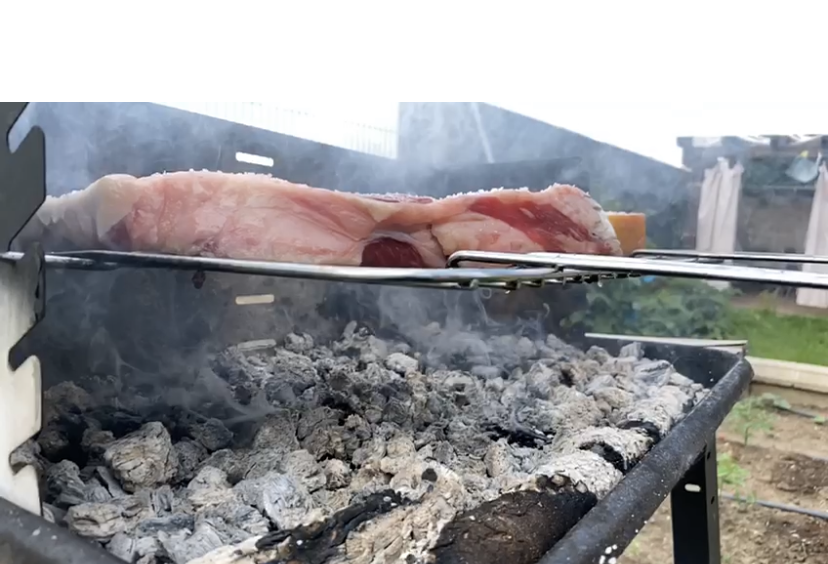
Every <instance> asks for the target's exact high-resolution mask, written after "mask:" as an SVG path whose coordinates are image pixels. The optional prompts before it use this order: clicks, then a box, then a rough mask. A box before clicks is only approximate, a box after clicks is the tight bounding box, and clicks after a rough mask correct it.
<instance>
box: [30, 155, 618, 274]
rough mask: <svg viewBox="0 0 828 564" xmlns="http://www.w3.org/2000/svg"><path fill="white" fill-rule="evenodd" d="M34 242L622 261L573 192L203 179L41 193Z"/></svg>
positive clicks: (231, 254)
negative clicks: (409, 191)
mask: <svg viewBox="0 0 828 564" xmlns="http://www.w3.org/2000/svg"><path fill="white" fill-rule="evenodd" d="M32 240H39V241H41V242H42V243H43V244H44V246H45V247H46V248H47V249H51V250H68V249H85V250H100V249H102V250H115V251H143V252H154V253H164V254H176V255H189V256H211V257H220V258H236V259H256V260H272V261H279V262H297V263H306V264H325V265H341V266H359V265H362V266H390V267H427V268H440V267H443V266H444V265H445V261H446V258H447V257H448V256H449V255H450V254H452V253H453V252H455V251H457V250H461V249H465V250H481V251H505V252H534V251H548V252H568V253H585V254H604V255H618V254H621V246H620V244H619V241H618V238H617V237H616V234H615V231H614V230H613V227H612V224H611V223H610V222H609V220H608V217H607V214H606V212H604V211H603V210H602V209H601V207H600V206H599V205H598V204H597V203H596V202H595V200H593V199H592V198H590V197H589V195H587V194H586V193H585V192H583V191H582V190H580V189H578V188H576V187H573V186H567V185H555V186H551V187H549V188H547V189H546V190H542V191H540V192H530V191H529V190H527V189H515V190H511V189H495V190H489V191H481V192H476V193H467V194H460V195H455V196H449V197H447V198H442V199H433V198H428V197H420V196H411V195H402V194H383V195H376V194H355V193H347V192H338V191H334V190H327V189H323V188H313V187H310V186H306V185H301V184H294V183H292V182H288V181H285V180H280V179H277V178H273V177H270V176H267V175H258V174H228V173H220V172H208V171H200V172H197V171H190V172H174V173H165V174H155V175H152V176H147V177H143V178H135V177H133V176H129V175H109V176H105V177H103V178H101V179H99V180H97V181H96V182H94V183H93V184H91V185H90V186H89V187H87V188H85V189H83V190H78V191H76V192H72V193H69V194H65V195H63V196H59V197H49V198H47V200H46V202H45V203H44V204H43V206H42V207H41V208H40V210H39V211H38V213H37V214H36V215H35V217H34V218H33V219H32V221H30V222H29V224H28V225H27V226H26V228H25V229H24V230H23V232H21V234H20V236H19V237H18V239H17V242H18V244H19V245H20V244H26V243H27V242H28V241H32Z"/></svg>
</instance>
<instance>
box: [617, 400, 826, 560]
mask: <svg viewBox="0 0 828 564" xmlns="http://www.w3.org/2000/svg"><path fill="white" fill-rule="evenodd" d="M811 411H813V409H811ZM822 415H826V414H825V413H822ZM771 425H772V428H771V429H769V430H767V431H757V432H755V433H752V434H751V436H750V437H749V441H748V446H744V445H743V444H742V439H741V437H742V435H741V433H739V432H738V430H737V429H734V428H733V426H732V425H731V424H729V423H726V424H725V425H724V426H723V427H722V429H721V432H720V435H719V440H718V451H719V460H720V470H719V474H720V480H719V485H720V487H722V488H723V490H724V492H727V493H731V494H735V495H739V496H743V497H747V498H748V499H749V500H757V501H758V500H761V501H770V502H775V503H782V504H785V505H794V506H797V507H802V508H806V509H812V510H818V511H823V512H826V513H828V425H819V424H816V423H814V422H813V421H812V420H809V419H806V418H802V417H798V416H795V415H787V414H776V415H774V416H773V417H772V419H771ZM802 453H805V454H807V455H803V454H802ZM723 459H724V462H722V460H723ZM725 475H726V476H728V477H727V479H726V480H723V479H722V476H725ZM734 475H735V476H736V478H735V479H734V478H733V476H734ZM725 481H726V482H727V483H723V482H725ZM720 520H721V535H722V538H721V544H722V564H783V563H795V562H796V563H799V562H804V563H808V564H828V520H823V519H818V518H814V517H810V516H806V515H801V514H797V513H790V512H785V511H780V510H778V509H770V508H766V507H762V506H760V505H758V504H757V503H753V502H750V501H749V502H747V503H745V502H738V501H729V500H726V499H722V500H721V503H720ZM618 562H619V564H668V563H671V562H673V546H672V537H671V521H670V504H669V499H668V500H667V501H666V502H665V503H664V504H663V505H662V507H661V509H659V511H658V512H657V513H656V514H655V515H654V516H653V518H652V519H650V521H649V522H648V523H647V525H646V526H645V527H644V529H643V530H642V531H641V534H640V535H639V536H638V537H637V538H636V539H635V540H634V541H633V543H632V544H631V545H630V546H629V547H628V548H627V551H626V552H625V554H624V555H623V556H622V557H621V558H619V560H618Z"/></svg>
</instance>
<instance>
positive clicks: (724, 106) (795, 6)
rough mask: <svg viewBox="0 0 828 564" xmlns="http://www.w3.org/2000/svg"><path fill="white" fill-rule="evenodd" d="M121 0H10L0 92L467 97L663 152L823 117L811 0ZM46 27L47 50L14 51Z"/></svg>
mask: <svg viewBox="0 0 828 564" xmlns="http://www.w3.org/2000/svg"><path fill="white" fill-rule="evenodd" d="M129 6H131V7H129ZM129 6H127V5H126V4H124V5H122V4H119V3H114V4H113V3H111V2H104V1H103V0H98V1H93V0H76V1H75V2H73V3H70V4H65V5H64V4H60V3H50V4H49V5H46V4H45V3H44V2H42V1H40V0H31V1H30V2H13V3H11V4H10V5H9V10H11V11H10V12H9V13H8V15H7V19H9V21H11V20H16V21H21V22H25V21H30V22H31V21H36V22H37V30H38V32H37V35H36V36H35V35H32V33H33V31H32V29H33V28H32V27H31V26H26V25H16V26H9V27H8V29H6V30H5V32H4V34H3V37H0V46H4V47H6V50H7V51H14V52H15V53H16V55H15V56H14V57H9V58H7V60H5V61H4V75H6V76H11V77H18V78H19V80H17V81H7V82H6V83H5V88H4V93H5V94H6V95H7V96H8V97H10V98H17V99H44V98H47V99H49V98H51V99H60V100H63V101H73V100H84V101H104V100H108V101H126V100H135V99H143V100H155V99H164V97H174V98H176V99H183V100H204V99H213V100H215V99H219V100H261V101H263V102H262V103H273V104H277V105H280V106H282V107H288V108H289V107H295V106H296V105H297V104H299V105H306V106H307V105H318V104H321V105H323V106H327V107H331V108H332V107H333V106H336V105H337V104H338V105H339V108H340V115H342V112H343V111H344V112H345V114H347V115H348V116H353V120H354V121H361V122H365V121H366V120H369V118H370V119H377V120H383V119H386V118H387V115H388V109H389V107H393V105H394V102H389V101H390V100H421V101H467V100H480V101H482V102H489V103H494V104H497V105H500V106H504V107H506V108H508V109H512V110H514V111H517V112H520V113H523V114H526V115H529V116H532V117H535V118H538V119H541V120H543V121H546V122H549V123H552V124H554V125H557V126H560V127H564V128H567V129H571V130H573V131H576V132H579V133H582V134H584V135H587V136H590V137H593V138H596V139H598V140H600V141H604V142H607V143H612V144H615V145H618V146H621V147H624V148H626V149H629V150H633V151H636V152H639V153H642V154H644V155H647V156H650V157H653V158H657V159H660V160H662V161H665V162H668V163H672V164H677V163H679V160H680V152H679V150H678V148H677V147H676V137H679V136H694V135H695V136H717V135H762V134H792V133H800V134H809V133H828V111H827V110H826V108H827V107H828V104H827V103H826V98H828V81H826V77H825V74H826V71H825V70H824V58H825V40H824V37H825V36H826V26H825V22H826V21H828V3H826V2H822V1H821V0H787V1H786V2H784V3H779V2H767V3H763V2H749V1H747V0H694V1H692V2H690V1H684V2H678V1H676V2H664V1H663V0H627V1H625V2H617V1H615V0H594V1H592V2H584V3H579V2H554V1H553V2H550V1H548V0H547V1H544V0H536V1H531V0H513V1H511V2H509V3H508V5H507V4H504V3H498V2H492V3H481V2H472V1H471V0H452V2H444V1H437V0H418V2H416V3H414V2H404V1H403V2H381V1H380V0H353V1H351V2H347V3H336V2H330V1H329V0H328V1H327V2H324V3H323V2H320V1H316V0H306V1H304V2H299V3H296V2H252V1H248V0H236V2H234V3H233V5H232V9H231V8H229V7H228V5H226V4H221V3H217V4H210V3H204V2H195V0H180V1H179V2H173V3H170V2H161V1H160V0H145V1H144V2H142V3H141V4H140V5H138V4H130V5H129ZM44 10H47V11H48V13H49V15H50V17H49V18H42V17H41V14H42V12H43V11H44ZM93 13H94V15H95V17H94V18H92V17H87V16H89V14H93ZM125 14H126V15H125ZM251 14H255V17H254V16H251ZM107 20H109V21H110V22H112V25H104V23H105V22H106V21H107ZM43 37H48V38H49V45H60V48H59V49H56V48H55V49H53V48H49V49H47V48H45V47H44V48H43V49H34V48H31V49H28V48H27V49H18V47H19V46H20V45H34V44H38V45H39V43H37V41H40V40H39V39H37V38H43ZM124 37H135V38H142V39H144V38H146V39H151V40H136V41H124ZM101 45H106V48H105V49H102V48H101ZM265 101H266V102H265ZM345 107H347V108H348V109H347V110H343V108H345ZM371 116H374V117H373V118H372V117H371Z"/></svg>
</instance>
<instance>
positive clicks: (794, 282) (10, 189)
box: [0, 103, 828, 564]
mask: <svg viewBox="0 0 828 564" xmlns="http://www.w3.org/2000/svg"><path fill="white" fill-rule="evenodd" d="M25 106H26V104H16V103H15V104H10V103H5V104H2V105H0V117H2V123H3V126H4V130H5V131H7V132H8V131H10V130H11V128H12V126H13V125H14V123H15V121H16V120H17V118H18V116H19V115H20V113H21V112H22V111H23V109H24V108H25ZM228 127H229V126H228ZM246 145H247V146H246V147H244V149H246V150H248V151H250V152H256V148H255V147H254V148H252V149H251V148H250V146H251V145H256V143H251V142H250V141H247V142H246ZM46 146H47V144H46V137H45V136H44V134H43V132H42V131H41V130H39V129H38V128H33V129H32V131H31V132H30V133H29V134H28V136H27V137H26V138H25V139H24V140H23V142H22V143H21V144H20V146H19V148H18V149H17V150H16V151H15V152H14V153H11V152H9V151H8V150H7V148H6V147H5V146H3V147H0V179H2V186H0V190H2V191H0V202H2V206H0V237H2V243H3V244H4V245H5V246H4V249H8V248H10V245H11V242H12V239H13V238H14V236H15V235H16V234H17V233H18V232H19V230H20V229H22V227H23V225H24V224H25V223H26V221H28V219H29V218H30V217H32V215H33V214H34V213H35V212H36V210H37V209H38V207H39V206H40V205H41V203H42V202H43V200H44V198H45V192H46V190H45V185H46V160H45V156H44V150H45V149H44V148H45V147H46ZM262 149H264V147H262ZM240 150H241V148H240ZM325 150H326V151H328V152H329V153H331V154H333V153H335V152H336V151H335V150H334V149H333V148H326V149H325ZM260 152H264V151H263V150H262V151H260ZM498 166H499V167H500V174H501V176H508V175H512V177H515V175H517V177H520V171H519V170H518V169H517V168H515V167H508V166H506V165H498ZM543 166H546V167H549V166H550V165H548V164H547V165H543ZM388 167H389V168H387V169H386V170H384V171H383V172H382V174H384V175H386V177H387V178H393V179H395V180H394V182H397V183H399V185H400V186H403V185H404V186H426V185H429V182H436V180H435V179H437V178H442V179H443V183H444V185H445V186H446V188H447V189H449V190H450V189H451V186H453V185H456V183H454V184H453V183H452V182H451V178H452V177H453V178H455V179H456V178H457V177H458V176H460V177H461V178H462V177H463V175H462V172H458V171H453V172H450V173H446V172H445V171H437V172H435V171H428V172H427V173H423V172H415V171H410V170H408V171H405V172H404V173H397V174H395V173H393V172H391V165H388ZM504 167H505V168H504ZM539 167H540V168H542V166H540V165H537V163H536V166H534V168H533V167H529V168H531V169H532V170H535V171H537V170H538V169H539ZM170 168H174V167H173V166H171V167H170ZM574 168H577V167H575V166H574V165H573V163H571V162H567V163H563V164H562V163H557V164H556V165H555V166H554V169H555V170H554V171H553V172H552V173H551V175H552V176H553V177H550V176H551V175H550V170H546V175H545V178H544V179H543V180H544V181H545V182H549V181H555V180H557V181H569V182H578V180H573V177H577V173H575V172H572V171H573V170H574ZM223 169H224V170H230V167H229V165H226V166H224V167H223ZM507 169H508V170H507ZM106 172H115V171H106ZM121 172H130V171H128V170H126V171H125V170H122V171H121ZM284 176H285V177H287V176H289V175H287V174H286V175H284ZM358 176H359V175H358V174H354V175H352V177H351V178H357V177H358ZM447 179H448V180H447ZM303 180H306V179H303ZM325 180H327V179H323V180H322V181H321V182H319V183H318V184H319V185H328V186H331V187H338V188H341V186H334V185H332V184H330V183H327V182H325ZM340 181H341V178H340ZM580 183H581V184H582V185H583V181H581V182H580ZM357 184H358V183H357ZM434 195H440V194H434ZM0 258H2V260H1V261H0V277H2V285H0V288H1V289H2V293H0V304H1V307H2V311H0V315H2V316H3V318H4V319H5V320H6V321H5V322H4V327H5V330H4V331H3V332H2V333H0V335H2V338H3V343H2V344H3V347H4V349H5V350H7V351H10V353H11V352H12V349H14V348H15V347H16V346H17V345H18V343H19V342H23V340H25V339H23V338H24V336H25V335H26V334H28V333H30V332H31V330H32V329H33V328H34V327H35V326H36V325H38V323H39V322H40V321H41V320H43V318H44V313H45V303H46V297H47V295H48V294H47V288H46V275H47V271H49V272H61V271H84V272H91V273H93V274H95V273H97V274H98V275H100V276H108V275H114V274H115V273H118V272H121V271H127V270H128V271H140V272H144V271H160V272H168V271H182V272H183V273H185V275H189V274H190V273H196V276H195V279H196V280H197V279H199V278H203V277H204V275H205V273H207V275H208V276H212V275H213V273H217V274H218V275H224V274H231V275H252V276H255V277H258V278H263V277H265V278H267V279H273V280H276V281H279V280H282V279H298V280H316V281H325V282H331V283H341V282H348V283H360V284H368V285H380V286H403V287H412V288H417V289H425V288H431V289H440V290H447V289H451V290H458V291H463V290H483V289H491V290H494V291H498V292H500V291H503V292H508V293H511V292H513V291H514V290H519V289H524V291H526V292H533V291H534V292H543V291H545V289H546V288H553V289H555V288H562V287H570V286H571V285H575V287H578V286H577V285H578V284H581V283H612V282H611V281H612V280H614V279H619V278H629V277H637V276H642V275H660V276H676V277H685V278H699V279H714V280H729V281H752V282H762V283H769V284H779V285H785V286H796V287H812V288H828V276H826V275H821V274H814V273H806V272H792V271H777V270H771V269H760V268H752V267H745V266H738V265H734V264H732V263H737V262H738V261H740V260H761V261H765V262H797V263H824V262H826V259H825V258H824V257H809V256H802V255H775V254H761V255H756V254H751V255H743V254H732V255H709V254H701V253H691V252H683V251H681V252H679V251H666V250H646V251H645V250H641V251H638V252H637V253H635V254H634V255H633V256H632V257H624V258H621V257H598V256H581V255H568V254H554V253H532V254H526V255H518V254H509V253H483V252H458V253H455V254H454V255H453V256H452V257H451V258H450V259H449V261H448V264H447V267H446V268H445V269H435V270H425V269H386V268H360V267H357V268H343V267H325V266H310V265H298V264H281V263H272V262H259V261H240V260H227V259H215V258H204V257H178V256H175V257H173V256H166V255H155V254H147V253H117V252H104V251H84V252H62V253H45V252H44V250H43V249H42V248H40V247H39V246H38V245H33V246H32V247H30V248H27V249H23V250H21V251H20V252H5V253H3V254H2V256H1V257H0ZM466 262H474V263H490V264H492V265H496V266H497V267H496V268H486V269H481V268H469V267H466V266H464V263H466ZM196 285H197V286H198V284H196ZM461 293H463V292H461ZM508 297H512V296H508ZM579 340H580V341H581V342H579V343H578V344H579V345H583V346H585V347H586V346H590V345H592V344H595V345H599V346H601V347H603V348H604V349H606V351H608V352H609V353H610V354H612V355H616V354H619V352H620V350H621V349H622V347H623V346H624V345H627V344H629V343H628V342H625V340H623V339H619V338H612V339H610V338H600V337H594V336H593V337H591V338H585V337H584V338H583V339H579ZM632 340H633V339H630V341H632ZM642 346H643V354H644V356H645V357H646V358H649V359H662V360H665V361H669V362H670V363H672V364H673V365H674V366H675V367H676V369H677V370H679V371H680V372H681V373H683V374H685V375H686V376H688V377H689V378H690V379H692V380H693V381H695V382H696V383H697V384H702V385H704V386H706V387H707V388H709V392H708V393H707V394H706V396H705V397H704V398H703V399H702V400H701V401H699V402H698V403H697V404H696V405H695V407H694V408H693V409H692V411H690V412H689V414H687V415H686V417H684V418H683V419H682V420H681V422H680V423H679V424H677V425H676V426H675V427H674V428H673V429H672V430H670V431H669V433H667V434H666V436H664V437H663V438H660V440H658V441H657V443H656V444H655V446H653V448H652V449H651V450H650V451H649V452H648V453H647V454H646V455H645V456H644V457H643V458H642V459H641V460H640V461H639V462H638V463H637V464H635V465H633V466H632V467H631V468H625V469H624V470H625V472H624V477H623V479H621V481H620V482H619V483H618V484H617V485H616V486H615V487H614V488H612V489H611V490H610V491H609V493H607V494H606V495H605V496H604V497H603V498H602V499H600V500H599V501H598V502H597V504H596V505H595V506H594V507H592V508H591V509H589V510H588V511H585V514H584V515H583V516H582V517H581V515H580V514H579V515H578V519H576V521H577V523H575V524H574V526H571V527H570V526H568V527H566V530H564V531H560V530H559V531H557V533H560V536H562V537H563V538H560V540H557V539H556V542H554V543H553V546H552V548H551V549H550V550H548V552H546V553H545V554H543V556H541V557H540V558H539V559H537V558H536V559H535V561H538V562H542V563H544V564H554V563H579V562H583V563H588V562H602V563H603V562H611V561H612V558H615V557H617V556H619V555H620V554H621V553H622V552H623V550H624V548H625V547H626V546H627V545H628V544H629V543H630V542H631V541H632V539H633V538H634V537H635V535H636V534H637V533H638V531H639V530H640V529H641V527H642V526H643V524H644V523H645V521H646V519H647V518H649V517H650V516H651V515H652V514H653V513H654V512H655V510H656V509H657V508H658V506H659V505H660V503H661V502H662V501H663V500H664V499H665V497H666V496H667V495H668V494H670V495H671V504H672V512H673V536H674V546H675V561H676V563H677V564H708V563H718V562H719V560H720V558H719V524H718V496H717V480H716V450H715V432H716V429H717V428H718V426H719V425H720V424H721V422H722V421H723V419H724V417H725V416H726V415H727V413H728V412H729V411H730V409H731V408H732V406H733V405H734V404H735V402H736V401H737V400H738V398H739V396H740V395H741V394H742V393H743V392H744V390H745V389H746V388H747V386H748V383H749V381H750V379H751V377H752V370H751V368H750V366H749V364H748V363H747V361H746V360H745V359H744V358H743V356H742V355H736V354H732V353H729V352H725V351H721V350H716V349H714V348H710V347H700V346H692V345H674V344H663V343H661V344H660V343H645V344H643V345H642ZM36 352H38V354H43V353H45V352H46V351H42V352H41V351H36ZM22 356H23V357H25V356H26V355H25V354H24V355H22ZM46 375H47V376H48V374H46ZM40 418H41V389H40V365H39V363H38V362H37V360H27V361H26V362H24V363H22V364H20V366H18V367H17V369H16V371H14V372H12V371H11V370H10V369H9V368H4V369H2V371H0V421H2V430H3V432H2V433H0V451H2V453H3V456H4V457H6V460H4V461H3V464H2V467H0V487H2V488H3V489H2V490H0V491H2V492H4V493H3V495H4V496H5V497H6V498H7V499H2V498H0V515H2V517H3V518H2V519H0V555H2V556H3V557H4V561H10V562H27V563H30V562H31V563H35V562H37V563H40V562H43V563H47V562H64V563H65V562H83V563H95V562H100V563H113V564H115V563H116V562H119V561H120V560H118V559H116V558H115V557H114V556H112V555H110V554H108V553H107V552H105V551H103V550H101V549H100V548H99V547H96V546H94V545H93V544H91V543H90V542H87V541H85V540H82V539H80V538H79V537H77V536H75V535H74V534H72V533H70V532H69V531H68V530H66V529H65V528H62V527H60V526H57V525H54V524H52V523H49V522H47V521H46V520H44V519H43V518H41V516H40V515H41V504H40V495H39V492H38V482H37V476H36V475H35V473H34V472H33V469H32V468H31V467H25V468H24V469H23V470H20V471H18V472H16V473H13V472H12V470H11V467H10V466H9V464H7V460H8V456H9V455H10V453H11V452H12V450H13V449H15V448H16V447H17V446H19V445H20V444H22V443H23V442H24V441H26V440H27V439H29V438H30V437H32V436H34V435H35V434H36V433H38V431H39V430H40V426H41V422H40ZM561 499H563V498H561ZM546 501H548V499H547V500H546ZM366 503H368V504H370V503H371V500H369V501H368V502H366ZM383 503H390V502H389V501H388V500H386V501H382V500H380V501H378V502H377V504H378V505H377V507H374V508H373V509H372V510H375V511H380V509H381V508H380V506H381V505H382V504H383ZM329 526H330V527H336V526H339V525H337V524H336V523H334V524H330V523H329ZM553 528H554V527H553ZM558 528H560V526H558ZM557 533H556V534H557ZM564 533H565V534H564ZM280 534H281V535H282V536H280ZM303 534H308V535H310V533H309V532H307V531H305V532H304V533H303ZM288 536H289V535H285V534H284V533H283V532H279V531H277V533H270V534H268V535H265V537H263V539H260V541H259V542H258V543H257V544H256V545H255V546H246V548H244V550H247V551H249V553H250V555H251V560H249V561H251V562H252V561H259V560H254V559H253V557H254V556H255V554H256V552H257V551H259V552H261V553H262V554H264V553H265V552H266V551H267V550H268V549H270V548H272V546H273V544H274V543H276V542H278V541H282V540H284V539H285V538H287V537H288ZM541 536H542V535H541ZM308 538H311V537H308ZM548 540H549V539H546V540H545V541H543V542H544V543H545V544H547V545H548V544H549V542H548ZM443 548H444V550H442V551H441V552H439V553H438V555H437V561H438V562H467V561H471V560H469V557H470V553H469V552H468V551H469V550H470V548H469V547H468V546H463V545H462V543H457V546H455V547H454V548H452V546H448V548H446V547H443ZM239 550H242V549H241V548H240V549H239ZM230 556H232V554H230ZM490 557H494V558H497V559H500V558H505V561H509V558H510V556H509V555H508V554H503V555H499V554H496V555H493V556H492V555H490ZM228 558H229V559H227V560H226V561H227V562H232V561H234V560H232V558H230V557H229V556H228ZM296 561H304V560H302V559H301V558H298V557H297V558H296ZM308 561H313V560H308ZM493 561H494V560H493ZM320 562H321V561H320Z"/></svg>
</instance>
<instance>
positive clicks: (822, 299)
mask: <svg viewBox="0 0 828 564" xmlns="http://www.w3.org/2000/svg"><path fill="white" fill-rule="evenodd" d="M805 254H806V255H828V169H826V168H825V164H822V165H821V166H820V167H819V176H817V179H816V184H815V185H814V201H813V203H812V204H811V219H810V220H809V221H808V231H807V232H806V234H805ZM802 270H803V271H805V272H818V273H822V274H828V265H822V264H804V265H802ZM796 303H797V304H798V305H801V306H805V307H821V308H828V290H812V289H810V288H799V289H798V290H797V291H796Z"/></svg>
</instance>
